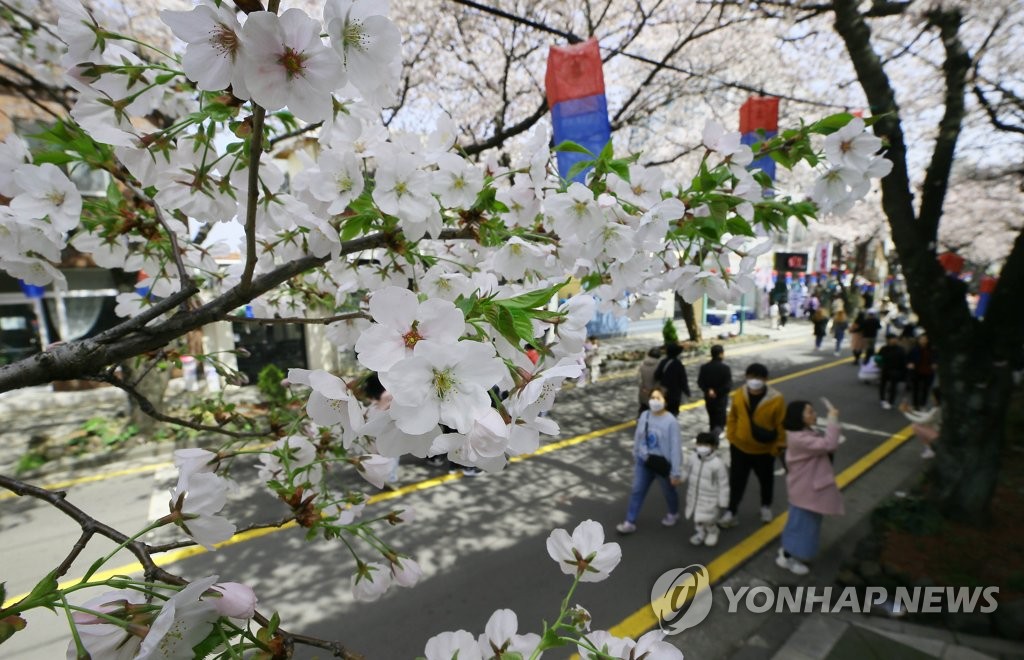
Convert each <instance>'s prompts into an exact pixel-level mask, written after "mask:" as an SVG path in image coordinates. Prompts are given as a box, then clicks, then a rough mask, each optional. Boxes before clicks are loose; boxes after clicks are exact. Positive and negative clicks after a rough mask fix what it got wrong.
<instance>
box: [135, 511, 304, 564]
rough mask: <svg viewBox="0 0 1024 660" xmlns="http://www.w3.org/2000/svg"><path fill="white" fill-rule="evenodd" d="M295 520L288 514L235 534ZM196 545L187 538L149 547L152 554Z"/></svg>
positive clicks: (277, 527)
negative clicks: (274, 520)
mask: <svg viewBox="0 0 1024 660" xmlns="http://www.w3.org/2000/svg"><path fill="white" fill-rule="evenodd" d="M293 520H295V516H288V517H287V518H282V519H281V520H278V521H276V522H268V523H253V524H251V525H248V526H246V527H240V528H239V529H236V530H235V534H244V533H245V532H252V531H255V530H257V529H280V528H281V527H284V526H285V525H287V524H288V523H290V522H292V521H293ZM195 545H199V544H198V543H196V542H195V541H193V540H192V539H187V540H182V541H174V542H173V543H164V544H163V545H150V546H148V548H149V552H150V553H151V554H154V555H158V554H160V553H161V552H170V551H171V550H177V549H178V548H191V547H192V546H195Z"/></svg>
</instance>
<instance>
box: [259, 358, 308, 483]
mask: <svg viewBox="0 0 1024 660" xmlns="http://www.w3.org/2000/svg"><path fill="white" fill-rule="evenodd" d="M289 373H290V372H289ZM279 455H283V456H285V457H286V458H285V459H282V458H281V456H279ZM315 460H316V447H314V446H313V443H311V442H310V441H309V440H307V439H306V438H304V437H302V436H300V435H290V436H287V437H285V438H281V439H280V440H278V441H277V442H275V443H274V446H273V450H272V453H271V452H266V453H263V454H262V455H261V456H260V466H259V472H258V475H259V478H260V480H261V481H264V482H268V481H271V480H285V479H286V478H287V472H286V469H285V468H286V466H287V468H288V471H290V472H291V473H292V474H299V475H300V476H299V477H298V478H297V480H296V484H297V485H298V484H314V485H315V484H318V483H319V482H320V475H321V468H320V466H319V465H313V462H314V461H315Z"/></svg>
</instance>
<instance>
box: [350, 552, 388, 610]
mask: <svg viewBox="0 0 1024 660" xmlns="http://www.w3.org/2000/svg"><path fill="white" fill-rule="evenodd" d="M391 582H392V578H391V569H389V568H388V567H387V566H385V565H384V564H382V563H380V562H370V563H369V564H365V565H364V567H363V570H362V571H360V572H357V573H356V574H355V575H353V576H352V595H353V596H354V597H355V599H356V600H358V601H362V602H364V603H372V602H373V601H375V600H378V599H379V598H380V597H381V596H383V595H384V593H385V592H386V591H387V590H388V587H390V586H391Z"/></svg>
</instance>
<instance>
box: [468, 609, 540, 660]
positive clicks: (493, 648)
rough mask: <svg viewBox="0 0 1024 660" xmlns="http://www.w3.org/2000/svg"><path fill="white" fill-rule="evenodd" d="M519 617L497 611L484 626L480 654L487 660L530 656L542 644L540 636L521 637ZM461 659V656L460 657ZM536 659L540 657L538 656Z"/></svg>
mask: <svg viewBox="0 0 1024 660" xmlns="http://www.w3.org/2000/svg"><path fill="white" fill-rule="evenodd" d="M518 632H519V617H517V616H516V613H515V612H513V611H512V610H509V609H503V610H496V611H495V612H494V614H492V615H491V618H490V619H488V620H487V625H486V626H484V634H482V635H480V639H479V643H480V652H481V654H482V655H483V657H484V658H485V659H487V660H491V659H493V658H498V659H499V660H500V658H503V657H506V655H507V654H512V653H518V654H520V655H521V656H522V657H524V658H526V657H531V656H530V654H531V653H532V652H533V650H534V649H536V648H537V646H538V645H539V644H540V635H537V634H534V633H529V634H526V635H520V634H518ZM460 657H461V656H460ZM535 657H540V655H537V656H535Z"/></svg>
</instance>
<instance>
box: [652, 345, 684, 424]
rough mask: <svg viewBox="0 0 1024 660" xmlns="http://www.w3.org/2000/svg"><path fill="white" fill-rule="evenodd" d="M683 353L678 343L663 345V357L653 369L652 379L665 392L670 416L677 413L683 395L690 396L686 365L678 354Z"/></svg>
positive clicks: (666, 405) (666, 406) (666, 407)
mask: <svg viewBox="0 0 1024 660" xmlns="http://www.w3.org/2000/svg"><path fill="white" fill-rule="evenodd" d="M682 353H683V347H682V346H680V345H679V344H678V343H675V344H668V345H667V346H665V357H664V359H662V361H661V362H659V363H658V368H657V369H655V370H654V380H655V381H656V382H657V383H658V385H659V386H661V388H662V390H663V391H664V393H665V409H666V410H668V411H669V412H670V413H672V416H673V417H674V416H676V415H678V414H679V404H681V403H682V401H683V397H684V396H686V397H689V396H690V383H689V381H688V380H687V378H686V367H685V366H684V365H683V362H682V360H680V359H679V356H680V355H682Z"/></svg>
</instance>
